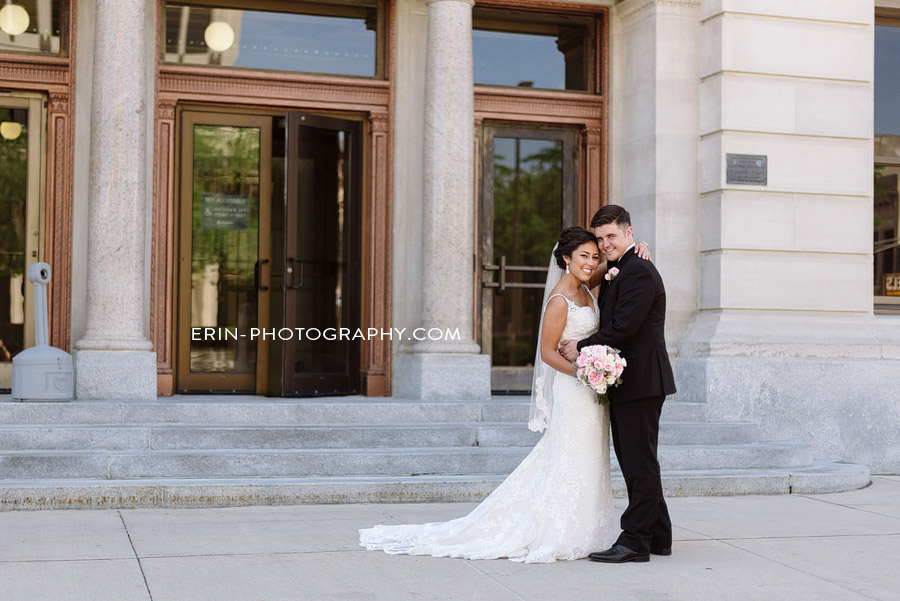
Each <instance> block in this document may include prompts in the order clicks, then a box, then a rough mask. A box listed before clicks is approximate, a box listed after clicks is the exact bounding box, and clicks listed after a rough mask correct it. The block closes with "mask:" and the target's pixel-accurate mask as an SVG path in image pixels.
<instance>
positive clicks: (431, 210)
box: [395, 0, 490, 399]
mask: <svg viewBox="0 0 900 601" xmlns="http://www.w3.org/2000/svg"><path fill="white" fill-rule="evenodd" d="M426 4H427V6H428V43H427V48H426V59H425V121H424V148H423V161H424V165H423V195H422V296H421V299H422V323H421V327H422V328H424V329H425V330H426V331H427V330H432V329H434V330H433V331H435V332H436V331H438V330H440V331H448V330H449V331H452V332H458V333H459V338H458V339H456V340H449V339H442V340H424V341H416V342H414V343H412V344H407V345H403V346H401V352H400V353H398V355H397V361H398V365H397V370H396V371H395V374H396V387H395V391H396V394H397V395H399V396H408V397H412V398H430V399H437V398H448V399H450V398H484V397H488V396H490V358H489V357H488V356H487V355H481V354H480V350H481V349H480V347H479V345H478V344H477V343H476V342H475V339H474V308H475V306H474V302H475V296H474V292H473V286H474V279H473V278H474V271H473V256H474V246H473V245H474V232H475V210H474V209H475V199H474V168H475V156H474V145H473V143H472V140H473V137H474V88H473V75H472V6H473V5H474V1H473V0H426Z"/></svg>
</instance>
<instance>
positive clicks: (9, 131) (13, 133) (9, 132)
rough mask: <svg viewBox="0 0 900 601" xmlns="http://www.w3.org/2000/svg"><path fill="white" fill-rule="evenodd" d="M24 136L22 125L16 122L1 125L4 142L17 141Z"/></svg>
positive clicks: (6, 122)
mask: <svg viewBox="0 0 900 601" xmlns="http://www.w3.org/2000/svg"><path fill="white" fill-rule="evenodd" d="M21 135H22V124H21V123H16V122H15V121H4V122H3V123H0V137H2V138H3V139H4V140H17V139H18V138H19V136H21Z"/></svg>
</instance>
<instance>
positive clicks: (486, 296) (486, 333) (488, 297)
mask: <svg viewBox="0 0 900 601" xmlns="http://www.w3.org/2000/svg"><path fill="white" fill-rule="evenodd" d="M481 131H482V136H481V137H482V140H481V148H482V149H483V154H482V156H481V157H479V162H480V163H481V165H482V169H481V186H480V189H479V192H480V197H481V199H480V202H479V203H478V206H479V213H480V215H479V223H480V226H481V227H480V240H479V257H478V259H479V260H478V270H479V277H478V281H479V282H480V288H481V290H480V294H479V295H478V296H479V299H478V300H479V306H480V322H481V324H480V326H481V327H480V334H481V340H480V344H481V348H482V352H485V353H488V354H492V351H493V349H492V346H493V305H494V301H493V298H494V290H495V289H500V290H501V291H502V290H505V289H506V288H543V287H544V286H543V284H528V283H508V282H507V281H506V273H507V272H508V271H519V272H542V273H546V271H547V269H546V267H540V266H539V267H532V266H524V265H508V264H507V263H506V260H505V259H506V258H505V257H495V256H494V197H493V190H494V168H493V167H494V138H498V137H499V138H524V139H531V140H554V141H559V142H562V144H563V164H562V166H563V176H562V180H563V181H562V184H563V190H562V201H563V215H562V223H563V227H569V226H573V225H579V209H580V205H581V199H580V194H579V182H578V179H579V171H580V169H579V165H580V159H579V154H580V144H579V130H578V129H577V128H576V127H573V126H569V127H565V126H554V125H542V124H529V125H526V124H506V123H489V122H484V123H483V126H482V130H481ZM551 250H552V249H547V253H548V254H547V257H548V260H549V257H550V255H549V253H550V251H551ZM495 274H496V276H497V277H496V278H495ZM532 374H533V368H532V367H524V366H523V367H491V389H492V390H496V391H501V392H503V391H525V390H530V389H531V385H532Z"/></svg>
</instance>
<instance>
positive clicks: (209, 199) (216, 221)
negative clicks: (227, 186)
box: [200, 194, 250, 230]
mask: <svg viewBox="0 0 900 601" xmlns="http://www.w3.org/2000/svg"><path fill="white" fill-rule="evenodd" d="M200 227H201V228H203V229H204V230H245V229H247V228H248V227H250V197H249V196H244V195H242V194H204V195H203V196H202V197H201V203H200Z"/></svg>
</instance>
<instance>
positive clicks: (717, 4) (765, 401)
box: [675, 0, 900, 473]
mask: <svg viewBox="0 0 900 601" xmlns="http://www.w3.org/2000/svg"><path fill="white" fill-rule="evenodd" d="M873 17H874V14H873V11H872V6H871V3H869V4H868V6H867V3H853V2H836V3H830V2H814V3H809V2H802V3H759V2H757V3H752V2H746V3H736V2H722V1H712V0H709V1H705V2H704V3H703V7H702V20H703V25H702V28H701V32H702V44H703V49H704V50H703V60H702V63H701V72H700V77H701V82H702V83H701V84H700V90H701V103H700V124H701V130H700V133H701V136H702V138H701V141H700V179H699V190H700V199H701V200H700V203H701V204H700V207H701V210H700V213H699V218H700V287H699V293H700V296H699V314H698V316H697V319H696V320H695V321H694V322H693V324H691V326H690V327H689V329H688V330H687V332H686V333H685V334H684V336H682V338H681V339H680V340H679V342H678V346H679V358H678V359H677V360H676V363H675V374H676V380H677V385H678V395H679V397H680V398H681V399H683V400H695V401H705V402H706V403H707V405H708V412H709V418H710V419H711V420H748V421H756V422H758V424H759V427H760V434H761V436H762V439H763V440H787V439H793V440H800V441H803V442H808V443H811V444H813V445H814V453H815V456H816V457H817V458H819V459H828V460H842V461H850V462H853V463H865V464H867V465H869V466H870V467H871V468H872V472H873V473H893V471H896V470H897V469H898V466H900V449H898V448H897V446H896V445H891V444H888V443H886V442H885V441H888V440H891V441H895V440H896V433H897V430H898V428H900V410H898V408H900V402H898V399H900V394H898V392H897V390H896V387H895V386H894V385H893V382H894V380H895V378H896V374H897V373H898V369H900V327H898V325H900V324H898V323H897V320H896V317H894V316H875V315H873V297H872V219H873V217H872V206H873V205H872V202H873V200H872V163H873V160H872V154H873V135H872V110H873V95H872V89H873V88H872V74H873V68H872V65H873V56H872V50H873V35H874V28H873ZM730 154H732V155H733V154H738V155H762V156H765V157H767V173H766V176H767V177H766V180H765V182H764V183H757V184H756V185H754V184H753V183H752V182H746V181H744V182H741V181H735V180H734V178H729V177H728V173H727V170H728V155H730ZM848 372H849V373H851V374H852V376H851V377H845V378H840V377H835V374H839V373H848Z"/></svg>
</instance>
